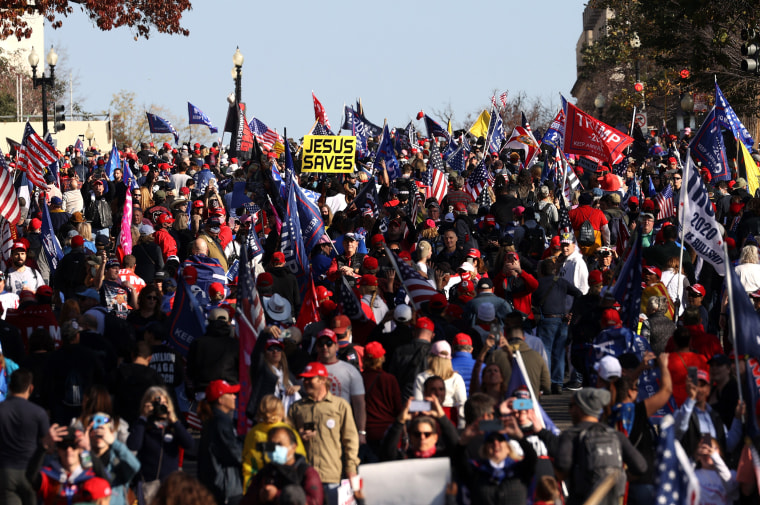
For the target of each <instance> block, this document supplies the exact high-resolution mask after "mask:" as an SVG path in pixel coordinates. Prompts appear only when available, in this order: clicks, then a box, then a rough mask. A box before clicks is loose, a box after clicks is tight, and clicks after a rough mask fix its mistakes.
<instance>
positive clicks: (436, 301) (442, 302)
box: [429, 293, 449, 310]
mask: <svg viewBox="0 0 760 505" xmlns="http://www.w3.org/2000/svg"><path fill="white" fill-rule="evenodd" d="M448 304H449V301H448V300H447V299H446V296H445V295H444V294H443V293H437V294H435V295H433V298H431V299H430V302H429V306H430V308H431V309H436V310H440V309H445V308H446V306H447V305H448Z"/></svg>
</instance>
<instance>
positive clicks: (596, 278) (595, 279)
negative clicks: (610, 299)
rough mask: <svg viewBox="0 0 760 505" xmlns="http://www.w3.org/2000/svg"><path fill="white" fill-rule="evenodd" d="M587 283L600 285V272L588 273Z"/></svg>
mask: <svg viewBox="0 0 760 505" xmlns="http://www.w3.org/2000/svg"><path fill="white" fill-rule="evenodd" d="M588 283H589V284H601V283H602V272H601V271H600V270H592V271H590V272H589V273H588Z"/></svg>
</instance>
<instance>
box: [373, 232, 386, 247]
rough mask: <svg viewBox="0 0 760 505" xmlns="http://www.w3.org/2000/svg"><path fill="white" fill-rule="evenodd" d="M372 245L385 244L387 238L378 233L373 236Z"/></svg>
mask: <svg viewBox="0 0 760 505" xmlns="http://www.w3.org/2000/svg"><path fill="white" fill-rule="evenodd" d="M371 243H372V245H373V246H375V245H377V244H385V237H383V235H382V234H381V233H376V234H374V235H372V240H371Z"/></svg>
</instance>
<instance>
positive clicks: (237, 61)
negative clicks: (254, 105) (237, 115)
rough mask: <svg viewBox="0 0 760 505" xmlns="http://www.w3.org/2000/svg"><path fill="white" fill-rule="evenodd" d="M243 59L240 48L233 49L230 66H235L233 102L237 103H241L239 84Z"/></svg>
mask: <svg viewBox="0 0 760 505" xmlns="http://www.w3.org/2000/svg"><path fill="white" fill-rule="evenodd" d="M244 60H245V58H243V53H241V52H240V47H237V48H236V49H235V54H233V55H232V64H233V65H235V69H234V70H235V75H234V78H235V101H236V102H237V103H240V102H241V94H242V92H241V86H240V83H241V81H242V72H243V61H244Z"/></svg>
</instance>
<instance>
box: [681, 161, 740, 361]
mask: <svg viewBox="0 0 760 505" xmlns="http://www.w3.org/2000/svg"><path fill="white" fill-rule="evenodd" d="M690 156H691V149H688V148H687V149H686V166H685V167H684V169H683V174H682V179H683V182H684V184H683V186H682V187H681V191H680V193H679V196H680V201H679V202H678V203H679V209H678V210H679V212H678V220H679V221H680V224H681V247H680V251H679V254H678V274H677V275H678V276H679V277H678V293H677V297H676V300H678V309H677V310H676V313H675V314H674V315H673V322H674V323H676V324H677V323H678V313H679V312H680V311H681V304H682V303H683V300H681V293H682V292H683V281H682V280H681V277H680V276H681V269H682V268H683V237H684V235H685V234H686V224H685V223H684V222H683V219H684V217H685V216H684V215H683V200H684V198H688V197H689V157H690ZM737 370H738V368H737Z"/></svg>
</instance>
